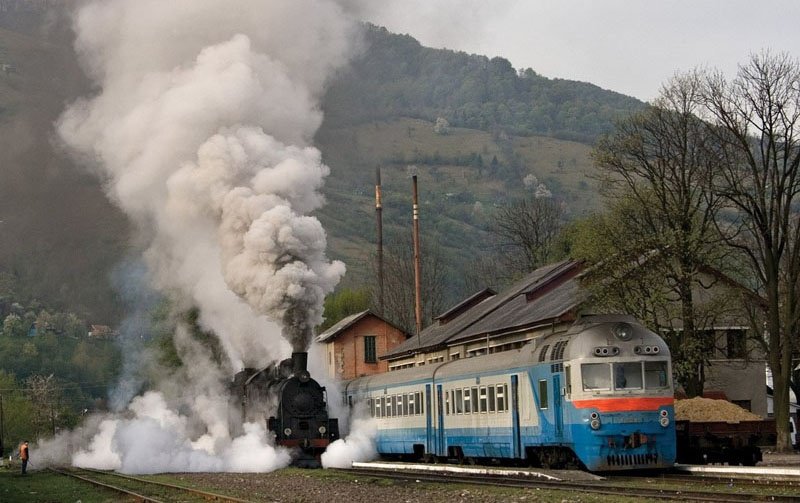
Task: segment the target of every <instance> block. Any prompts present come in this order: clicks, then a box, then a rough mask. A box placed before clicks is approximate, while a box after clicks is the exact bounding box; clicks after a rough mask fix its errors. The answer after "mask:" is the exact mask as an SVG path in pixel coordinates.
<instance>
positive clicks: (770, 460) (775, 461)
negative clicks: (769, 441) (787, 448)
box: [758, 450, 800, 466]
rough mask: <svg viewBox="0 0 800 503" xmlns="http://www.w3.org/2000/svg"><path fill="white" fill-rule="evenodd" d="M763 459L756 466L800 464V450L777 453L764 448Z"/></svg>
mask: <svg viewBox="0 0 800 503" xmlns="http://www.w3.org/2000/svg"><path fill="white" fill-rule="evenodd" d="M763 454H764V460H763V461H762V462H761V463H759V464H758V466H800V451H795V452H793V453H791V454H778V453H776V452H770V451H768V450H764V453H763Z"/></svg>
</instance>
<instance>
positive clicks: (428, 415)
mask: <svg viewBox="0 0 800 503" xmlns="http://www.w3.org/2000/svg"><path fill="white" fill-rule="evenodd" d="M431 398H432V397H431V385H430V384H426V385H425V431H426V432H427V435H426V439H425V452H429V453H432V454H435V453H436V446H435V445H434V441H433V438H434V436H433V407H432V406H431V405H432V404H431V402H432V400H431Z"/></svg>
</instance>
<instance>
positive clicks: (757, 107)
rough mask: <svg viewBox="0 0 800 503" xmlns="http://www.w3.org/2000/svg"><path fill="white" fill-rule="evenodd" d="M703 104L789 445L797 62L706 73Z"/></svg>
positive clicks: (799, 257) (783, 58)
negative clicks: (761, 320)
mask: <svg viewBox="0 0 800 503" xmlns="http://www.w3.org/2000/svg"><path fill="white" fill-rule="evenodd" d="M704 94H705V108H706V111H707V117H706V118H707V119H708V120H709V121H710V122H713V126H714V127H712V128H710V131H712V132H713V133H714V134H716V137H717V140H718V142H719V144H720V145H721V149H722V151H721V157H722V159H723V160H724V161H725V162H724V164H723V169H721V170H720V172H719V174H720V177H719V179H718V180H717V183H716V184H715V188H716V190H717V192H718V193H719V195H720V196H721V197H723V198H725V200H726V201H727V202H728V203H729V204H730V205H731V206H732V207H733V208H734V209H735V210H736V212H737V213H736V214H737V216H738V217H739V218H740V220H739V222H740V223H741V224H742V225H743V227H744V229H745V231H746V232H744V233H743V234H741V235H739V236H738V237H737V239H735V240H732V241H731V244H732V245H733V246H735V247H737V248H738V249H739V250H741V251H742V252H743V253H744V254H745V255H746V256H747V257H748V258H749V263H750V265H751V266H752V268H753V270H754V271H755V276H756V278H757V280H758V282H759V285H760V290H761V292H762V293H763V295H764V296H765V298H766V300H767V308H766V311H767V312H766V322H765V328H766V336H765V338H764V339H763V345H764V350H765V352H766V354H767V356H768V361H769V365H770V368H771V370H772V376H773V384H774V404H775V419H776V424H777V428H778V445H777V447H778V450H780V451H787V450H789V449H791V446H790V440H789V431H788V424H789V382H790V376H791V372H792V353H793V351H796V350H797V345H798V336H799V335H800V226H798V213H797V207H798V204H800V197H798V194H800V65H799V64H798V61H797V60H796V59H794V58H791V57H790V56H788V55H786V54H780V55H773V54H770V53H766V52H765V53H762V54H758V55H754V56H752V57H751V58H750V61H749V62H748V63H747V64H746V65H743V66H740V67H739V72H738V74H737V76H736V78H735V79H734V80H732V81H729V80H727V79H726V78H725V77H724V76H723V75H722V74H721V73H713V74H709V75H708V76H707V78H706V79H705V89H704Z"/></svg>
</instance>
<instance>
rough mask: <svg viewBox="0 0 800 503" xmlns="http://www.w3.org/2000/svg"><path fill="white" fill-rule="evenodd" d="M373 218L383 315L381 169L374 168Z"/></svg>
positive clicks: (381, 311) (380, 302) (379, 297)
mask: <svg viewBox="0 0 800 503" xmlns="http://www.w3.org/2000/svg"><path fill="white" fill-rule="evenodd" d="M375 217H376V219H377V231H378V309H380V313H378V314H380V315H381V316H383V315H384V303H383V302H384V300H383V203H382V201H381V168H380V166H379V167H377V168H375Z"/></svg>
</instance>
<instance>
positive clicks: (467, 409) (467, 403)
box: [464, 388, 472, 414]
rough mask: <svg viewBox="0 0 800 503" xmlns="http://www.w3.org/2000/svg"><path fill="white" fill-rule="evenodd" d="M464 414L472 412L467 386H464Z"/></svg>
mask: <svg viewBox="0 0 800 503" xmlns="http://www.w3.org/2000/svg"><path fill="white" fill-rule="evenodd" d="M464 414H472V403H471V402H470V395H469V388H464Z"/></svg>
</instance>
